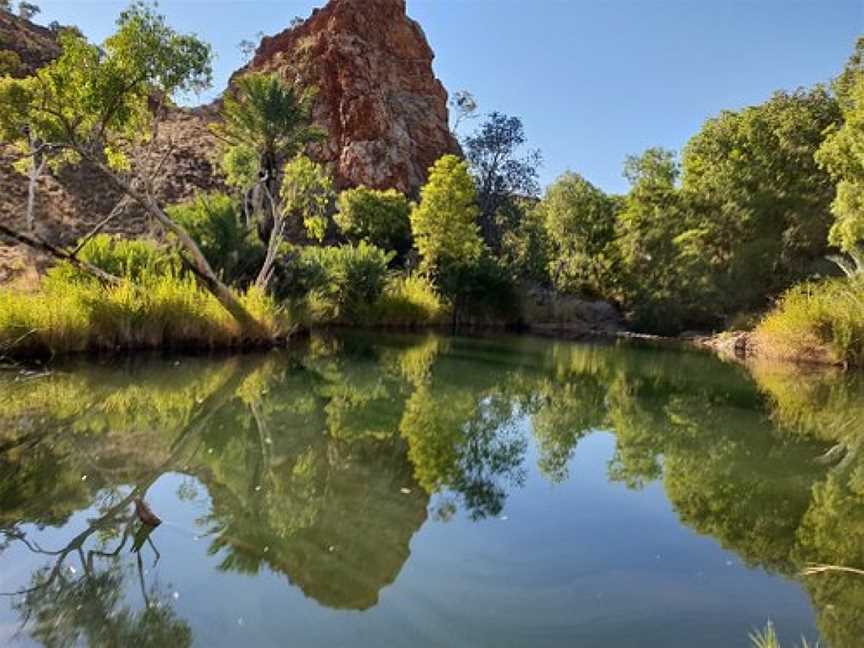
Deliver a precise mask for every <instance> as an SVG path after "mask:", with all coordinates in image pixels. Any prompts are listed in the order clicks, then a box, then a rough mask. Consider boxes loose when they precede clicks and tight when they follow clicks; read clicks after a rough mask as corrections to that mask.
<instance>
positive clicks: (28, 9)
mask: <svg viewBox="0 0 864 648" xmlns="http://www.w3.org/2000/svg"><path fill="white" fill-rule="evenodd" d="M41 11H42V10H41V9H40V8H39V6H38V5H35V4H33V3H32V2H19V3H18V16H19V17H20V18H23V19H24V20H30V19H32V18H33V16H35V15H36V14H38V13H39V12H41Z"/></svg>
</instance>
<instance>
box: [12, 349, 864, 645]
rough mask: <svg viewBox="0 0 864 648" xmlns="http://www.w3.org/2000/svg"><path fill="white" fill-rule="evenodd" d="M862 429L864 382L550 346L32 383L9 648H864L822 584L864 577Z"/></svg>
mask: <svg viewBox="0 0 864 648" xmlns="http://www.w3.org/2000/svg"><path fill="white" fill-rule="evenodd" d="M862 421H864V385H862V381H861V379H860V377H858V376H850V375H846V376H842V375H832V374H827V373H824V372H820V373H817V374H805V373H800V372H797V373H796V372H793V371H792V370H790V369H789V368H777V367H770V366H766V367H753V368H751V369H745V368H743V367H739V366H735V365H732V364H727V363H723V362H721V361H719V360H716V359H715V358H713V357H710V356H707V355H704V354H700V353H696V352H688V351H681V350H669V349H651V348H637V347H633V346H627V345H622V344H619V345H584V344H574V343H567V342H557V341H545V340H537V339H532V338H494V339H450V338H440V337H434V336H417V337H413V336H383V335H375V336H366V335H348V336H341V337H320V338H313V339H312V340H310V341H309V343H308V344H305V345H304V346H303V347H302V348H298V349H296V350H293V351H290V352H273V353H269V354H264V355H250V356H242V357H220V358H185V357H184V358H179V359H178V358H176V357H171V358H164V357H149V358H135V359H131V360H124V361H122V362H117V361H113V362H110V363H97V362H84V361H76V362H74V363H73V362H69V363H65V364H61V365H59V366H57V367H56V370H55V371H53V372H52V373H51V374H50V375H39V374H38V373H36V374H22V373H21V372H20V371H7V372H4V373H0V592H3V596H2V597H0V644H2V645H7V644H8V645H22V646H27V645H47V646H78V645H92V646H150V645H152V646H160V647H163V646H188V645H197V646H286V645H297V646H496V647H498V646H604V647H608V646H625V647H626V646H639V647H646V646H647V647H653V646H657V647H661V646H662V647H664V648H669V647H676V646H682V647H683V646H687V647H691V646H695V645H698V646H701V647H709V646H723V647H724V648H725V647H729V646H746V645H747V643H748V642H747V634H748V632H750V631H751V630H752V629H753V628H755V627H762V626H764V624H765V623H766V621H767V620H768V619H771V620H772V621H773V622H774V624H775V625H776V627H777V628H778V631H779V634H780V635H781V637H782V638H783V639H784V640H785V641H789V642H792V641H795V640H797V639H798V638H800V637H801V636H802V635H804V636H806V637H808V638H810V639H811V640H813V639H815V638H817V637H821V639H822V641H823V645H828V646H831V647H833V648H852V647H858V646H862V645H864V639H862V637H864V577H860V576H854V575H842V574H821V575H816V576H801V575H800V571H801V569H802V568H803V567H805V566H807V565H808V564H811V563H829V564H840V565H847V566H852V567H859V568H862V567H864V461H862V460H861V458H860V457H859V454H858V452H857V449H858V446H859V443H860V442H859V439H860V438H861V434H860V427H861V422H862ZM137 496H140V497H143V498H144V499H146V501H147V502H148V503H149V504H150V505H151V507H152V509H153V511H154V512H156V514H158V515H159V516H160V517H161V518H162V519H163V521H164V522H163V524H162V525H161V526H159V527H158V528H156V529H155V530H152V531H150V532H148V529H147V528H145V527H142V526H141V525H140V523H138V521H137V519H135V518H134V515H133V514H132V511H133V507H132V504H131V502H132V498H133V497H137ZM790 645H791V643H790Z"/></svg>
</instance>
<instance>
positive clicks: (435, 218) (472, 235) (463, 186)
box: [411, 155, 483, 271]
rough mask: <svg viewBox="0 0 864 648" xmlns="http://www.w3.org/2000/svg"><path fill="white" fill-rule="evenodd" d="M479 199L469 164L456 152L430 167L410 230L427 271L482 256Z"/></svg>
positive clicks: (469, 262)
mask: <svg viewBox="0 0 864 648" xmlns="http://www.w3.org/2000/svg"><path fill="white" fill-rule="evenodd" d="M476 198H477V195H476V192H475V190H474V183H473V181H472V180H471V176H470V175H469V174H468V166H467V164H466V163H465V162H462V161H460V160H459V158H457V157H456V156H455V155H445V156H444V157H442V158H441V159H440V160H438V161H437V162H436V163H435V164H434V165H433V166H432V168H431V169H430V170H429V181H428V182H427V183H426V185H425V186H424V187H423V189H422V190H421V193H420V204H419V205H417V206H415V207H414V209H412V210H411V231H412V233H413V235H414V243H415V245H416V246H417V249H418V250H419V252H420V255H421V256H422V259H423V260H422V268H423V269H424V270H427V271H432V270H436V269H439V268H442V267H446V266H447V265H448V264H454V263H455V264H462V265H464V264H471V263H473V262H475V261H476V260H477V259H479V258H480V255H481V254H482V252H483V241H482V240H481V239H480V234H479V229H478V227H477V217H478V215H479V209H478V208H477V205H476Z"/></svg>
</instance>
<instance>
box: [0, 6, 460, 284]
mask: <svg viewBox="0 0 864 648" xmlns="http://www.w3.org/2000/svg"><path fill="white" fill-rule="evenodd" d="M0 49H11V50H13V51H15V52H16V53H18V54H19V56H20V58H21V59H22V61H23V62H24V64H25V67H26V69H27V71H29V72H32V71H33V70H34V69H36V68H38V67H39V66H40V65H43V64H44V63H46V62H48V61H50V60H51V59H52V58H54V57H55V56H57V54H58V53H59V48H58V46H57V44H56V34H55V33H54V32H52V31H51V30H49V29H45V28H43V27H39V26H37V25H34V24H33V23H30V22H28V21H25V20H21V19H19V18H16V17H13V16H11V15H10V14H8V13H4V12H0ZM433 58H434V54H433V52H432V49H431V48H430V47H429V44H428V42H427V41H426V37H425V35H424V34H423V30H422V29H421V28H420V26H419V25H418V24H417V23H416V22H415V21H413V20H411V19H410V18H408V16H407V14H406V9H405V2H404V0H331V1H330V2H329V3H328V4H327V5H326V6H325V7H323V8H321V9H317V10H316V11H315V12H314V13H313V14H312V16H311V17H310V18H309V19H308V20H307V21H305V22H304V23H302V24H300V25H297V26H295V27H293V28H290V29H287V30H285V31H283V32H281V33H278V34H277V35H275V36H272V37H266V38H264V39H263V40H262V42H261V44H260V46H259V48H258V50H257V52H256V54H255V57H254V59H253V60H252V61H251V62H250V64H249V65H248V66H246V68H244V69H242V70H239V71H238V72H237V73H236V74H242V73H244V72H247V71H270V72H275V73H277V74H279V75H281V76H282V77H284V78H285V79H286V80H290V81H300V82H302V83H305V84H311V85H314V86H315V87H316V88H317V89H318V98H317V100H316V105H315V119H316V121H317V122H318V123H319V124H320V125H321V126H323V127H324V128H325V129H326V130H327V132H328V138H327V142H326V144H323V145H319V146H317V147H316V148H315V149H314V150H312V151H310V154H311V155H312V156H313V157H315V158H317V159H318V160H319V161H321V162H324V163H326V164H327V165H328V166H329V168H330V169H331V171H332V173H333V175H334V177H335V179H336V182H337V185H338V186H339V187H340V188H344V187H348V186H354V185H358V184H365V185H367V186H371V187H375V188H390V187H395V188H397V189H399V190H401V191H404V192H407V193H409V194H415V193H416V192H417V190H418V189H419V187H420V186H421V185H422V184H423V182H424V181H425V178H426V171H427V169H428V168H429V166H431V165H432V163H434V162H435V160H436V159H438V158H439V157H440V156H441V155H443V154H445V153H449V152H455V151H458V145H457V143H456V142H455V140H454V139H453V137H452V136H451V134H450V131H449V128H448V115H447V93H446V91H445V89H444V87H443V85H442V84H441V82H440V81H438V80H437V79H436V78H435V75H434V73H433V71H432V60H433ZM216 108H218V102H217V103H216V104H215V105H213V106H208V107H204V108H198V109H192V110H188V109H187V110H180V109H177V110H175V111H173V113H172V114H171V116H170V119H169V122H168V124H167V125H166V127H165V129H163V133H165V134H168V135H170V138H171V140H172V143H173V147H174V148H173V151H172V153H171V155H170V157H169V159H168V161H167V163H166V165H165V174H164V177H163V180H162V183H161V185H160V186H159V187H158V193H159V197H160V199H161V200H163V201H165V202H174V201H178V200H184V199H186V198H188V197H191V196H192V195H194V193H195V192H196V191H198V190H201V189H203V190H212V189H218V188H220V187H221V186H222V184H221V183H222V180H221V178H220V176H219V173H218V170H217V169H216V168H215V165H214V164H213V162H212V160H213V152H214V150H215V146H216V143H215V140H214V139H213V138H212V137H211V135H210V134H209V132H208V130H207V123H208V122H209V121H212V120H214V119H216V112H215V109H216ZM11 160H12V152H11V151H10V150H9V149H8V148H7V149H4V148H3V147H0V219H2V220H3V222H5V223H7V224H11V225H13V226H15V227H20V226H21V225H22V223H23V212H24V209H23V208H24V205H25V202H26V195H27V182H26V179H25V178H24V177H23V176H21V175H19V174H17V173H15V172H14V171H13V170H12V168H11ZM118 199H119V196H118V195H117V194H116V192H115V191H114V190H113V189H112V188H111V187H110V186H109V185H108V184H107V183H106V182H104V180H103V179H102V178H101V177H100V176H99V174H98V172H96V171H95V170H91V169H87V168H80V169H76V170H74V171H66V172H63V173H61V174H59V175H58V176H56V177H51V176H49V177H45V178H43V180H41V181H40V188H39V197H38V213H37V219H38V223H39V224H38V231H39V233H40V234H41V235H42V236H44V237H45V238H47V239H49V240H51V241H54V242H60V243H70V242H71V241H73V240H74V239H76V238H77V237H79V236H81V235H82V234H84V233H85V232H86V231H88V230H89V228H90V227H92V225H93V224H94V223H96V222H98V221H99V220H101V219H102V218H103V217H104V216H105V215H107V213H108V212H109V211H110V210H111V208H112V207H113V206H114V205H115V204H116V202H117V200H118ZM118 227H119V228H120V229H121V230H122V231H124V232H126V233H128V234H132V235H135V234H139V233H141V232H142V231H144V230H145V229H146V223H145V221H144V219H143V216H141V215H140V213H139V214H135V213H134V212H133V213H132V214H131V216H130V218H128V219H124V222H123V223H118ZM43 261H44V260H43V259H39V258H37V257H33V256H32V255H29V256H28V255H24V254H23V253H22V251H21V250H20V249H18V248H15V247H9V246H4V245H3V244H2V242H0V282H3V281H5V280H8V279H9V278H10V277H12V276H14V275H15V274H20V273H21V272H22V271H24V270H28V269H31V268H32V267H34V266H38V265H40V264H41V263H42V262H43Z"/></svg>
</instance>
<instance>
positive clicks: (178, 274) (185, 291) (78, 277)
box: [0, 237, 294, 356]
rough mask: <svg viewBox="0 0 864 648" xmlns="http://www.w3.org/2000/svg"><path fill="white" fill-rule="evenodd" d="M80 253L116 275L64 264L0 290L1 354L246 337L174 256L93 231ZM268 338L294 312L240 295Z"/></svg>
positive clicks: (199, 344)
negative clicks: (28, 284) (27, 283)
mask: <svg viewBox="0 0 864 648" xmlns="http://www.w3.org/2000/svg"><path fill="white" fill-rule="evenodd" d="M79 257H80V258H81V259H82V260H86V261H88V262H90V263H92V264H94V265H96V266H98V267H100V268H102V269H103V270H106V271H108V272H111V273H112V274H115V275H117V276H120V277H122V279H121V281H120V283H118V284H103V283H101V282H99V281H96V280H95V279H93V278H92V277H90V276H88V275H84V274H82V273H81V272H79V271H78V270H76V269H75V268H73V267H72V266H71V265H69V264H67V263H62V264H60V265H59V266H57V267H56V268H53V269H51V270H50V271H49V272H48V274H47V275H46V276H45V277H44V278H43V279H42V282H41V283H40V285H39V287H38V289H37V290H35V291H23V290H15V289H6V290H2V291H0V354H5V355H13V356H15V355H17V356H25V355H51V354H56V353H70V352H80V351H99V350H116V349H175V350H191V349H213V348H228V347H237V346H241V345H245V344H247V343H248V340H247V339H246V336H245V335H244V333H243V331H242V330H241V327H240V326H239V325H238V324H237V322H236V320H235V319H234V318H233V317H232V316H231V315H230V314H229V313H228V312H227V311H226V310H225V309H224V308H223V307H222V305H221V304H220V303H219V302H218V300H217V299H216V298H215V297H213V295H211V294H210V293H209V292H207V291H206V290H203V289H202V288H200V287H199V286H198V284H197V282H196V280H195V279H194V277H192V276H191V275H189V274H187V273H185V272H183V271H182V270H181V269H180V264H179V259H176V258H175V257H174V256H173V255H172V254H171V253H165V252H163V251H161V250H159V249H158V247H157V246H156V244H155V243H152V242H148V241H120V240H117V239H112V238H111V237H96V238H95V239H93V240H92V241H90V242H89V243H88V244H87V246H86V247H85V248H84V249H82V250H81V252H80V254H79ZM238 298H239V299H240V301H241V303H242V304H243V305H244V306H245V307H246V308H247V309H248V311H249V313H250V314H251V315H252V316H253V317H254V318H256V319H257V320H258V321H259V322H260V323H261V324H262V325H263V326H264V328H265V330H266V332H267V336H268V338H269V339H270V340H272V341H275V340H278V339H280V338H284V337H286V336H287V335H289V334H290V333H291V332H292V331H293V329H294V326H293V323H292V318H291V317H290V316H289V315H288V313H287V310H286V309H284V308H282V307H281V306H279V305H278V304H277V303H276V302H275V301H274V300H273V299H271V298H270V297H269V296H267V295H266V294H264V293H263V292H262V291H260V290H258V289H256V288H251V289H249V290H248V291H245V292H242V293H239V294H238Z"/></svg>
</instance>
